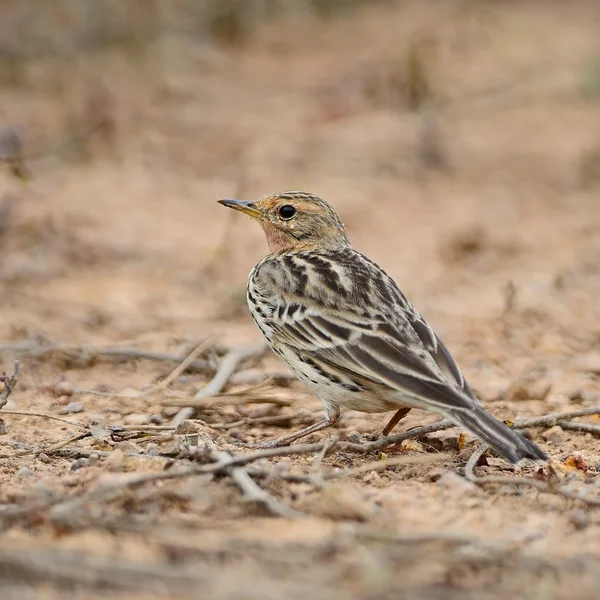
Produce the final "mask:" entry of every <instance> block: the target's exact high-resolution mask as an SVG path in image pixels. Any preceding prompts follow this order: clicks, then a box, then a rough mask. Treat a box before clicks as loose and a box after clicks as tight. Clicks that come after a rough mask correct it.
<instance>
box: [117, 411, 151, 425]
mask: <svg viewBox="0 0 600 600" xmlns="http://www.w3.org/2000/svg"><path fill="white" fill-rule="evenodd" d="M123 423H125V425H148V423H150V415H147V414H143V413H132V414H130V415H126V416H124V417H123Z"/></svg>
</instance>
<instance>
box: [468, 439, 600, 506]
mask: <svg viewBox="0 0 600 600" xmlns="http://www.w3.org/2000/svg"><path fill="white" fill-rule="evenodd" d="M487 450H488V446H487V444H481V445H480V446H479V447H478V448H477V449H476V450H475V452H473V454H472V455H471V457H470V458H469V460H468V462H467V465H466V467H465V477H466V478H467V479H468V480H469V481H471V482H472V483H475V484H477V485H479V486H488V485H509V486H517V487H518V486H525V487H530V488H534V489H536V490H537V491H538V492H541V493H545V494H553V495H556V496H562V497H563V498H568V499H569V500H579V501H580V502H583V503H584V504H587V505H588V506H600V497H592V496H590V495H588V494H581V493H578V492H575V491H572V490H570V489H568V488H566V487H564V486H563V485H562V482H561V481H559V479H558V477H557V475H556V471H555V470H554V468H553V467H552V465H549V470H550V476H549V479H548V481H547V482H546V481H540V480H539V479H533V478H529V477H508V476H504V475H486V476H485V477H478V476H477V475H475V467H476V466H477V463H478V462H479V459H480V458H481V457H482V456H483V455H484V454H485V452H486V451H487Z"/></svg>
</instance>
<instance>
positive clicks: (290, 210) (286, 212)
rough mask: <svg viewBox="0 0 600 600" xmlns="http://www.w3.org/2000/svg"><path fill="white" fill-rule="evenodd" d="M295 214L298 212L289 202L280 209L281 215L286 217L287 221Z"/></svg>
mask: <svg viewBox="0 0 600 600" xmlns="http://www.w3.org/2000/svg"><path fill="white" fill-rule="evenodd" d="M295 214H296V209H295V208H294V207H293V206H291V205H289V204H285V205H284V206H282V207H281V208H280V209H279V216H280V217H281V218H282V219H285V220H286V221H287V220H288V219H291V218H292V217H293V216H294V215H295Z"/></svg>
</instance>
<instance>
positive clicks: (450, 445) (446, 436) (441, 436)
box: [423, 430, 460, 452]
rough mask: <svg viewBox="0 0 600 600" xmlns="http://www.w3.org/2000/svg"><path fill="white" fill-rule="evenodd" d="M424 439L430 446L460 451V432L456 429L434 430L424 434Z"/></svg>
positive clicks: (442, 450) (445, 450)
mask: <svg viewBox="0 0 600 600" xmlns="http://www.w3.org/2000/svg"><path fill="white" fill-rule="evenodd" d="M423 439H424V441H425V443H426V444H427V445H428V446H431V447H432V448H434V449H435V450H439V451H441V452H447V451H452V450H453V451H458V450H460V448H459V445H458V433H457V431H456V430H448V431H434V432H433V433H430V434H428V435H427V436H424V438H423Z"/></svg>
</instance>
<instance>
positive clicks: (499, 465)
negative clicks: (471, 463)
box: [485, 456, 515, 471]
mask: <svg viewBox="0 0 600 600" xmlns="http://www.w3.org/2000/svg"><path fill="white" fill-rule="evenodd" d="M485 462H486V463H487V464H488V466H489V467H493V468H494V469H499V470H500V471H514V470H515V465H512V464H510V463H509V462H506V461H505V460H504V459H503V458H495V457H493V456H486V457H485Z"/></svg>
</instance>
